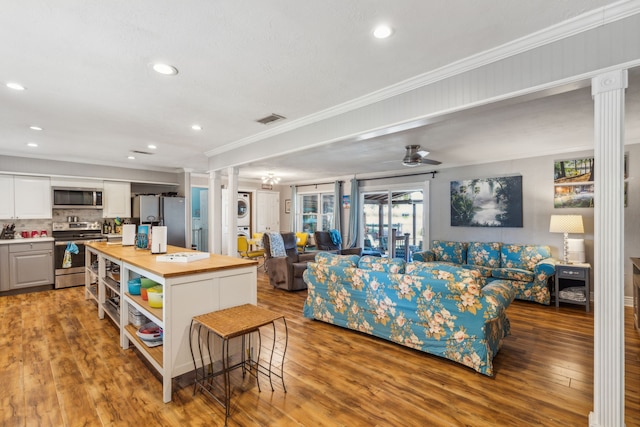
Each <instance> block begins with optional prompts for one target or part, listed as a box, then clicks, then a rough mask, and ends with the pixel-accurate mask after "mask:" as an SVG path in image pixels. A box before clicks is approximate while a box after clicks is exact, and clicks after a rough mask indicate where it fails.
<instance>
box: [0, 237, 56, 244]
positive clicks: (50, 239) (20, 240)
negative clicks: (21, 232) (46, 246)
mask: <svg viewBox="0 0 640 427" xmlns="http://www.w3.org/2000/svg"><path fill="white" fill-rule="evenodd" d="M38 242H53V237H29V238H26V239H25V238H22V237H18V238H15V239H2V240H0V245H9V244H11V243H38Z"/></svg>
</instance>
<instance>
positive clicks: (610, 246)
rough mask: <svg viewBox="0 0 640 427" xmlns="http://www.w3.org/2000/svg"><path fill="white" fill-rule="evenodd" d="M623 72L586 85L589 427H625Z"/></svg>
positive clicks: (624, 87) (625, 77)
mask: <svg viewBox="0 0 640 427" xmlns="http://www.w3.org/2000/svg"><path fill="white" fill-rule="evenodd" d="M626 87H627V71H626V70H617V71H613V72H610V73H606V74H601V75H599V76H597V77H595V78H594V79H593V80H592V82H591V94H592V96H593V99H594V105H595V115H594V128H595V129H594V130H595V140H594V154H595V155H594V158H595V167H594V171H595V180H594V181H595V200H594V201H595V212H594V222H595V224H594V228H595V229H594V266H593V267H594V282H595V283H594V285H595V286H594V337H593V341H594V343H593V344H594V355H593V356H594V357H593V363H594V366H593V374H594V375H593V377H594V383H593V412H591V413H590V414H589V426H591V427H619V426H623V425H624V91H625V89H626Z"/></svg>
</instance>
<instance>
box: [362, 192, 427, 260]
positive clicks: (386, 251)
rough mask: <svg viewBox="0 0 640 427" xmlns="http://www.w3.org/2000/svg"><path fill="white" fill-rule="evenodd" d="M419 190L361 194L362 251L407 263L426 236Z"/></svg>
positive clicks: (423, 199)
mask: <svg viewBox="0 0 640 427" xmlns="http://www.w3.org/2000/svg"><path fill="white" fill-rule="evenodd" d="M424 195H425V191H424V189H422V188H416V187H406V188H399V189H393V190H390V189H385V190H371V191H363V192H362V219H363V222H362V230H361V233H362V236H363V248H364V250H365V251H368V252H370V253H379V254H380V255H381V256H383V257H390V258H403V259H405V260H407V261H411V259H412V256H413V254H414V253H415V252H418V251H420V250H422V247H423V242H424V241H425V238H426V236H427V235H428V233H427V232H426V231H427V227H425V226H424V224H425V221H426V218H427V216H426V212H425V202H424V201H425V197H424Z"/></svg>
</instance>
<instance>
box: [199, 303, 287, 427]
mask: <svg viewBox="0 0 640 427" xmlns="http://www.w3.org/2000/svg"><path fill="white" fill-rule="evenodd" d="M278 319H282V321H283V323H284V331H285V341H284V350H283V352H282V362H281V364H280V373H279V374H278V373H276V372H274V371H273V353H274V351H275V346H276V325H275V321H276V320H278ZM269 324H270V325H271V326H272V327H273V345H272V346H271V355H270V356H269V363H268V365H265V364H261V363H260V350H261V348H262V339H261V336H260V328H261V327H263V326H266V325H269ZM191 330H192V333H191V334H190V335H189V337H190V338H189V347H190V349H191V356H192V357H193V365H194V368H195V373H196V376H195V381H194V387H193V394H194V395H195V393H196V391H197V389H198V387H199V388H200V389H202V390H203V391H204V392H206V393H207V394H208V395H209V396H211V397H212V398H213V399H214V400H215V401H217V402H218V403H220V404H221V405H222V407H223V408H224V409H225V418H224V425H225V426H226V425H227V419H228V418H229V409H230V401H231V384H230V376H229V374H230V372H231V371H232V370H233V369H236V368H240V367H241V368H242V375H243V377H244V375H245V373H246V372H249V373H250V374H251V375H254V376H255V377H256V383H257V385H258V391H261V390H260V380H259V378H258V374H260V373H261V374H263V375H268V377H269V385H270V386H271V391H274V389H273V381H272V378H273V377H274V376H275V377H278V378H280V380H281V381H282V388H283V389H284V391H285V393H286V392H287V388H286V387H285V385H284V356H285V354H286V352H287V344H288V340H289V331H288V329H287V321H286V320H285V318H284V316H283V315H282V314H279V313H276V312H273V311H271V310H267V309H265V308H261V307H257V306H255V305H252V304H245V305H240V306H237V307H231V308H227V309H224V310H220V311H213V312H211V313H207V314H202V315H200V316H195V317H194V318H193V319H192V320H191ZM203 330H204V331H203ZM194 332H196V333H197V344H198V348H197V350H198V352H199V356H200V359H199V360H201V362H202V366H201V367H200V368H198V365H197V361H196V357H195V354H194V343H193V335H194ZM253 332H256V333H257V334H258V343H259V345H258V355H257V357H256V359H255V360H253V354H249V357H248V360H247V357H246V356H245V351H246V346H245V337H246V336H247V335H248V336H249V340H251V334H252V333H253ZM211 333H213V334H214V335H216V336H218V337H220V338H221V339H222V370H220V371H217V372H214V371H213V368H212V366H213V359H214V358H213V353H212V351H211V340H210V339H209V338H210V334H211ZM203 335H206V338H205V339H203ZM240 336H241V337H242V350H241V360H240V362H238V363H236V364H234V365H231V366H230V365H229V340H230V339H231V338H235V337H240ZM249 343H251V341H249ZM207 359H208V360H209V362H210V368H209V370H208V372H207V370H206V369H205V367H206V365H205V360H207ZM221 374H222V375H223V378H224V401H221V400H220V399H219V398H218V397H217V396H216V395H215V394H213V392H212V388H213V382H212V379H213V377H215V376H218V375H221Z"/></svg>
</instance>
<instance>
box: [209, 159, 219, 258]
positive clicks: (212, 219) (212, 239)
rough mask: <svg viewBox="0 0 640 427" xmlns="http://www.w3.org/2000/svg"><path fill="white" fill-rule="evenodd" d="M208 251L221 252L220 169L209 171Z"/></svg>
mask: <svg viewBox="0 0 640 427" xmlns="http://www.w3.org/2000/svg"><path fill="white" fill-rule="evenodd" d="M208 211H209V218H207V220H208V221H209V252H211V253H214V254H220V253H222V178H221V174H220V171H214V172H209V209H208Z"/></svg>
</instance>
